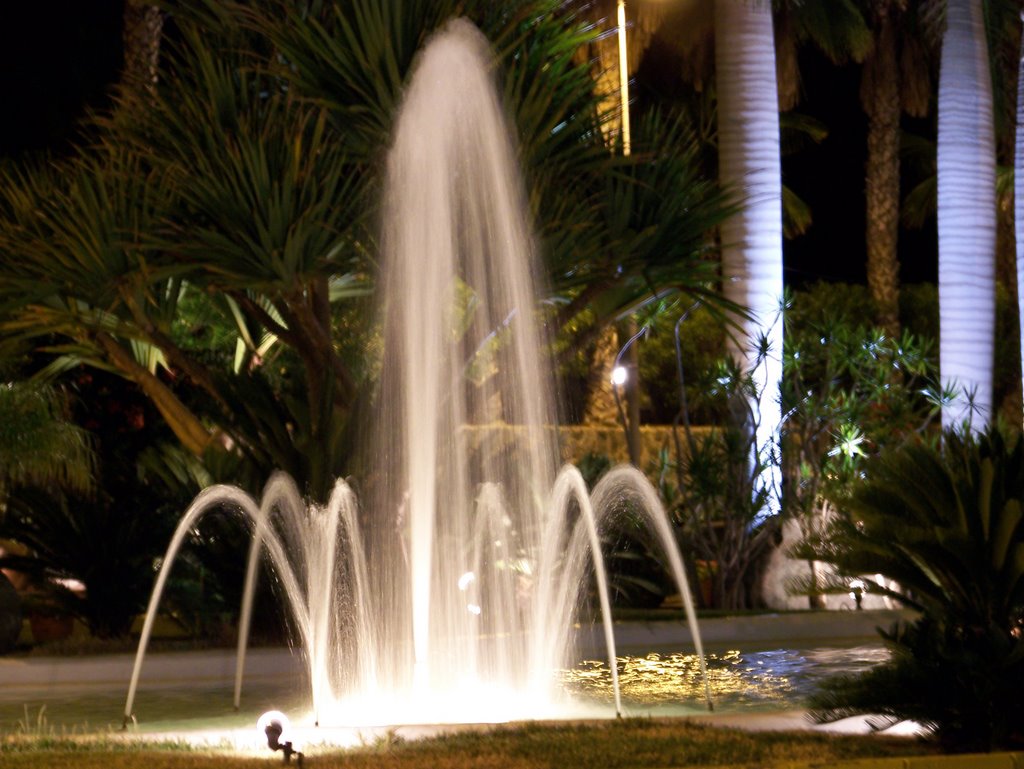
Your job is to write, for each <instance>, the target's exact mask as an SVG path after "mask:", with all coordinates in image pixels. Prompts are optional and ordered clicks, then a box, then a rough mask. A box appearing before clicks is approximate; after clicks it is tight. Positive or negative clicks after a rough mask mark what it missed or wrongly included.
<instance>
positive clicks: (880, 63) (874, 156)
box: [861, 4, 900, 338]
mask: <svg viewBox="0 0 1024 769" xmlns="http://www.w3.org/2000/svg"><path fill="white" fill-rule="evenodd" d="M895 27H896V22H895V20H894V19H893V18H892V13H891V8H890V6H889V4H886V5H885V6H883V7H882V8H880V9H879V11H878V18H877V19H876V33H875V45H874V49H873V50H872V51H871V53H870V54H869V55H868V58H867V59H866V60H865V62H864V75H863V80H862V82H861V102H862V104H863V106H864V111H865V113H866V114H867V118H868V136H867V142H868V147H867V150H868V153H867V168H866V170H865V171H866V172H865V176H866V179H865V188H866V190H865V202H866V221H867V231H866V241H867V278H868V289H869V291H870V292H871V298H872V299H873V300H874V302H875V308H876V313H877V314H876V321H877V323H878V325H879V326H880V327H881V328H882V329H883V330H884V331H885V333H886V334H887V335H889V336H890V337H892V338H896V337H898V336H899V333H900V315H899V309H900V308H899V262H898V259H897V255H896V254H897V251H896V246H897V241H898V237H899V205H900V157H899V150H900V91H899V88H900V84H899V75H900V69H899V64H898V61H897V57H896V46H897V38H896V29H895Z"/></svg>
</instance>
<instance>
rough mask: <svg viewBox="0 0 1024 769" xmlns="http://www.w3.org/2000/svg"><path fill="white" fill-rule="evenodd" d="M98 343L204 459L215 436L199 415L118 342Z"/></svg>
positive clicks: (186, 444) (103, 337)
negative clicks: (197, 416)
mask: <svg viewBox="0 0 1024 769" xmlns="http://www.w3.org/2000/svg"><path fill="white" fill-rule="evenodd" d="M97 341H98V342H99V344H100V345H101V346H102V347H103V349H104V351H106V353H107V356H108V357H109V359H110V362H111V363H113V364H114V366H115V367H116V368H117V369H118V370H119V371H120V372H121V373H122V374H123V375H124V376H126V377H127V378H128V379H131V380H132V381H133V382H135V384H137V385H138V386H139V389H141V390H142V392H144V393H145V394H146V396H147V397H148V398H149V399H150V400H151V401H152V402H153V405H154V406H156V408H157V410H158V411H159V412H160V414H161V416H163V418H164V419H165V420H166V422H167V425H168V427H170V428H171V431H172V432H173V433H174V434H175V436H177V438H178V440H180V441H181V444H182V445H183V446H184V447H185V448H186V449H188V450H189V451H191V452H192V453H193V454H195V455H196V456H202V454H203V453H204V452H205V451H206V449H207V447H208V446H209V445H210V442H211V441H212V440H213V434H212V433H211V432H210V431H209V430H207V429H206V427H205V426H204V425H203V423H202V422H200V421H199V419H198V418H196V416H195V414H193V413H192V411H190V410H189V408H188V407H187V406H185V404H183V403H182V402H181V401H180V400H179V399H178V396H177V395H175V394H174V393H173V392H172V391H171V389H170V388H169V387H168V386H167V385H165V384H164V383H163V382H161V381H160V379H159V377H157V376H156V375H155V374H151V373H150V372H149V370H148V369H147V368H145V367H144V366H140V365H139V364H138V362H136V360H135V358H133V357H132V355H131V353H129V352H128V351H127V350H126V349H124V348H123V347H122V346H121V345H120V344H118V342H117V341H116V340H115V339H113V338H111V337H109V336H107V335H106V334H100V335H99V336H98V337H97Z"/></svg>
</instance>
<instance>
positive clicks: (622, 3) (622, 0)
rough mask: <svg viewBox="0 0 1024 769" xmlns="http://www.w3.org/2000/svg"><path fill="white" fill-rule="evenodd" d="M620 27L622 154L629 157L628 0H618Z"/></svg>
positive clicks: (618, 21)
mask: <svg viewBox="0 0 1024 769" xmlns="http://www.w3.org/2000/svg"><path fill="white" fill-rule="evenodd" d="M618 3H619V5H618V9H617V11H618V17H617V23H618V27H619V102H620V105H621V113H620V114H621V120H622V154H623V155H625V156H627V157H629V153H630V150H631V147H630V143H631V142H630V135H629V57H628V56H627V52H626V0H618Z"/></svg>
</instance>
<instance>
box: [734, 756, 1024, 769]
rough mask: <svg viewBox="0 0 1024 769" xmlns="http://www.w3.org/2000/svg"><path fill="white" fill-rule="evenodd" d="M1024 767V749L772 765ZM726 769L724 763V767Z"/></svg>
mask: <svg viewBox="0 0 1024 769" xmlns="http://www.w3.org/2000/svg"><path fill="white" fill-rule="evenodd" d="M825 766H828V767H829V769H1024V753H964V754H962V755H957V756H910V757H905V758H861V759H855V760H853V761H840V762H837V763H834V764H822V763H819V762H810V763H808V762H803V761H801V762H793V763H791V762H782V763H778V764H773V765H772V769H823V767H825ZM723 769H724V767H723Z"/></svg>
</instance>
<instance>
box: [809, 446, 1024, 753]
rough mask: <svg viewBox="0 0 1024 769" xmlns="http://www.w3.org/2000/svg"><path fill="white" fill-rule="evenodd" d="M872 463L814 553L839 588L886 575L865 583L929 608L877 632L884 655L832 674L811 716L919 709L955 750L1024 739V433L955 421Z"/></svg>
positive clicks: (898, 714)
mask: <svg viewBox="0 0 1024 769" xmlns="http://www.w3.org/2000/svg"><path fill="white" fill-rule="evenodd" d="M864 472H865V475H866V479H865V480H864V481H863V483H860V484H858V485H856V486H855V487H854V488H853V489H852V491H851V493H850V494H849V495H848V496H837V497H836V498H834V499H833V501H834V503H835V504H836V505H837V507H838V508H839V510H841V511H842V514H841V515H839V516H837V517H836V518H835V520H834V521H833V522H832V524H831V526H830V528H829V530H828V531H827V537H826V538H825V539H824V540H823V541H822V542H820V543H818V544H817V545H816V546H813V547H809V552H807V553H806V555H810V556H813V557H815V558H819V559H821V560H825V561H828V562H830V563H832V564H834V565H835V567H836V570H837V572H838V574H837V580H838V583H837V585H836V587H838V586H839V584H842V583H843V582H845V581H846V578H848V577H850V576H854V575H858V576H859V575H864V574H879V575H882V576H883V577H884V578H885V580H878V579H866V580H865V581H866V583H867V589H868V590H869V591H876V592H881V593H883V594H888V595H891V596H893V597H895V598H897V599H899V600H900V601H901V602H902V603H904V604H905V605H907V606H910V607H913V608H916V609H918V610H919V611H920V612H921V615H920V618H919V619H918V620H916V621H914V622H911V623H909V624H903V625H897V626H895V627H894V628H893V629H892V630H890V631H889V632H887V633H883V634H882V635H883V638H884V639H885V641H886V643H887V644H888V645H889V647H890V649H891V650H892V652H893V656H892V659H891V660H890V661H889V662H888V663H886V664H884V665H882V666H880V667H879V668H877V669H875V670H873V671H871V672H869V673H867V674H865V675H864V676H862V677H860V678H857V679H849V678H846V679H840V680H834V681H832V682H830V683H828V684H827V686H826V691H825V692H824V693H823V694H822V695H821V696H820V697H818V698H817V699H816V700H815V702H814V703H813V705H814V707H815V708H816V710H815V715H816V716H817V717H818V718H819V719H821V720H831V719H834V718H839V717H844V716H846V715H850V714H851V713H864V712H868V713H870V712H876V713H883V714H887V715H889V716H891V717H894V718H900V719H903V718H913V719H917V720H920V721H923V722H924V723H926V724H929V725H931V726H932V727H933V728H934V729H935V732H936V734H937V736H938V738H939V739H940V740H942V741H943V742H944V743H946V744H947V745H949V746H951V747H954V748H958V749H960V748H966V749H983V750H984V749H993V748H1005V747H1014V746H1017V747H1019V746H1021V745H1024V727H1022V724H1024V697H1022V696H1021V692H1024V638H1022V636H1021V628H1022V626H1024V507H1022V504H1024V439H1022V438H1021V436H1019V435H1017V436H1014V437H1013V438H1006V437H1004V435H1003V434H1002V433H1001V432H999V431H998V430H992V431H990V432H989V433H987V434H984V435H980V436H972V435H960V434H957V433H953V432H947V433H944V434H943V436H942V441H941V443H939V442H934V443H926V442H921V443H917V444H913V445H907V446H904V447H903V448H900V449H897V450H894V451H890V452H885V453H883V454H881V455H880V456H878V457H877V458H873V459H871V460H869V461H868V462H867V463H866V464H865V470H864ZM887 580H894V581H895V583H896V584H892V583H890V582H888V581H887Z"/></svg>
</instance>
